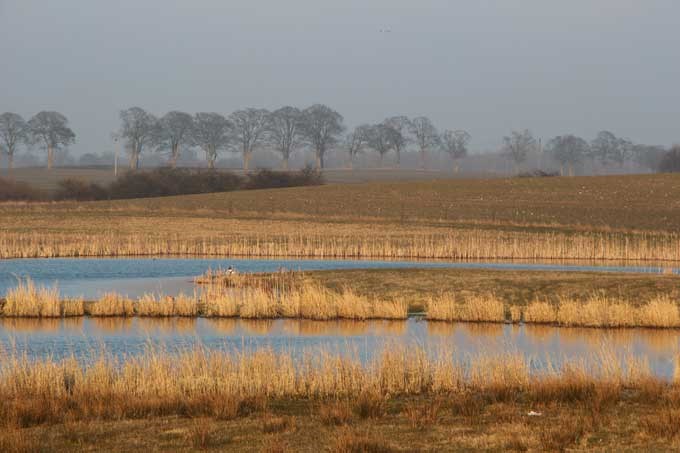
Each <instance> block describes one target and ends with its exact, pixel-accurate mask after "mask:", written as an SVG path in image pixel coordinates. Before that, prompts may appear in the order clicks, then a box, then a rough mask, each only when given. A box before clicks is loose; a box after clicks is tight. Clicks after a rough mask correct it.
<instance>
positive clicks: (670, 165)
mask: <svg viewBox="0 0 680 453" xmlns="http://www.w3.org/2000/svg"><path fill="white" fill-rule="evenodd" d="M659 171H660V172H662V173H677V172H680V145H673V147H672V148H671V149H670V150H669V151H668V152H666V154H665V155H664V156H663V158H662V159H661V162H660V163H659Z"/></svg>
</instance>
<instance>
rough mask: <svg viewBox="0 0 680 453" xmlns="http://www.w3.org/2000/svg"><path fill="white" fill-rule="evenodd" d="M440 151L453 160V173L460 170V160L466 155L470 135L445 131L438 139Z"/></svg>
mask: <svg viewBox="0 0 680 453" xmlns="http://www.w3.org/2000/svg"><path fill="white" fill-rule="evenodd" d="M439 142H440V145H441V148H442V150H443V151H444V152H445V153H446V154H448V155H449V156H450V157H451V159H453V171H454V173H458V171H459V170H460V163H459V162H460V159H462V158H464V157H465V156H467V154H468V149H467V145H468V143H469V142H470V134H468V133H467V132H465V131H462V130H457V131H452V130H448V129H447V130H445V131H444V133H443V134H442V136H441V138H440V139H439Z"/></svg>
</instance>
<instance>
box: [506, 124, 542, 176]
mask: <svg viewBox="0 0 680 453" xmlns="http://www.w3.org/2000/svg"><path fill="white" fill-rule="evenodd" d="M503 149H504V151H505V153H506V155H507V156H508V157H510V158H511V159H512V160H513V162H514V163H515V170H517V167H518V166H519V165H520V164H521V163H522V162H524V161H525V160H527V154H529V153H530V152H531V151H534V150H535V149H536V139H535V138H534V136H533V135H531V132H529V130H528V129H524V130H523V131H512V134H511V135H510V136H509V137H503Z"/></svg>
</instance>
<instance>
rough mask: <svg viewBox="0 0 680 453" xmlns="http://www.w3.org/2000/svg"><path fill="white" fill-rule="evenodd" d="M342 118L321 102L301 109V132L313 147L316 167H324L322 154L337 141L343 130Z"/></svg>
mask: <svg viewBox="0 0 680 453" xmlns="http://www.w3.org/2000/svg"><path fill="white" fill-rule="evenodd" d="M342 121H343V118H342V115H340V114H339V113H338V112H336V111H335V110H333V109H331V108H330V107H328V106H325V105H323V104H315V105H312V106H311V107H307V108H306V109H304V110H303V111H302V129H301V130H302V134H303V136H304V137H305V139H306V140H307V142H309V144H310V145H311V146H312V148H313V149H314V153H315V155H316V168H317V169H321V168H323V167H324V156H325V154H326V151H328V150H329V149H330V148H331V146H333V145H334V144H335V143H337V142H338V137H339V136H340V134H342V132H343V131H344V129H345V128H344V126H343V124H342Z"/></svg>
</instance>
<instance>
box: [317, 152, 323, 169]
mask: <svg viewBox="0 0 680 453" xmlns="http://www.w3.org/2000/svg"><path fill="white" fill-rule="evenodd" d="M322 168H323V152H322V151H320V150H316V169H317V170H321V169H322Z"/></svg>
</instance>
